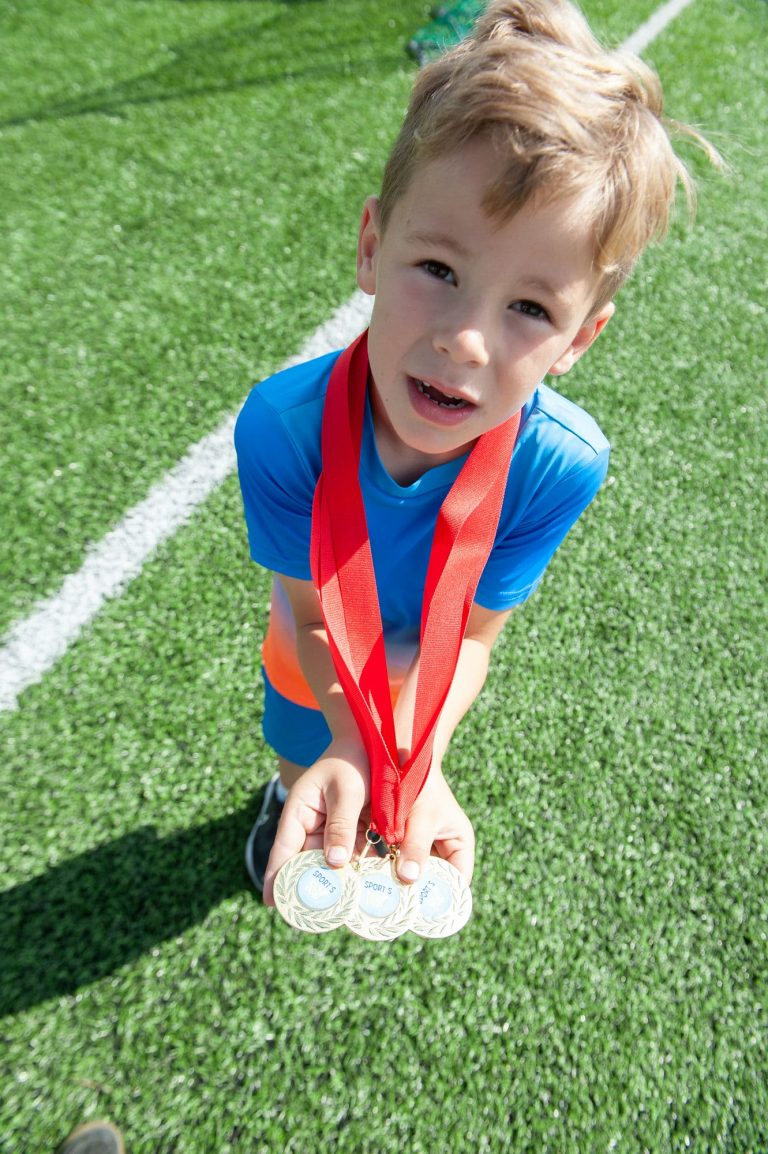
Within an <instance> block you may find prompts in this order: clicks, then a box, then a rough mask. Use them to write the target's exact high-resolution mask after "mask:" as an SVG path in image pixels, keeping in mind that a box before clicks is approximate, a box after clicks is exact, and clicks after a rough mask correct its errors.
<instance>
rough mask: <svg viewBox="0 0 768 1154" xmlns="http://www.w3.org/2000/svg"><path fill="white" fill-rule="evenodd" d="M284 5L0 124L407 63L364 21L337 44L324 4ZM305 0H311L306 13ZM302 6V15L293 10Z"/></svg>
mask: <svg viewBox="0 0 768 1154" xmlns="http://www.w3.org/2000/svg"><path fill="white" fill-rule="evenodd" d="M187 2H189V0H187ZM283 3H285V4H286V5H287V7H286V9H285V11H284V13H281V14H280V15H278V16H272V17H271V18H266V19H263V20H260V21H256V22H254V23H251V24H247V25H245V24H240V25H238V26H237V27H234V28H229V29H226V30H224V31H222V32H216V33H214V34H212V35H210V34H209V35H206V36H201V37H197V38H196V39H190V40H188V41H184V42H183V43H181V44H177V45H175V46H174V47H173V49H172V50H171V52H170V54H169V59H168V62H167V63H164V64H163V65H161V66H160V67H158V68H155V69H153V70H151V71H148V72H145V73H142V74H141V75H138V76H134V77H131V78H130V79H128V80H123V81H119V82H118V83H116V84H113V85H110V86H108V87H104V88H98V89H95V90H93V91H91V92H85V93H83V94H82V95H78V96H76V97H73V98H69V99H68V98H66V97H64V98H62V99H60V100H54V101H50V102H47V103H46V104H44V105H42V106H41V107H39V108H36V109H32V110H30V111H28V112H25V113H21V114H19V115H16V116H12V117H8V118H7V119H2V120H0V129H1V128H18V127H23V126H24V125H27V124H35V123H40V122H44V121H48V120H62V119H67V118H72V117H78V116H87V115H93V114H96V115H103V116H110V117H120V116H122V115H123V114H124V113H125V112H127V110H128V109H130V108H136V107H140V106H147V105H155V104H162V103H164V102H168V101H176V100H186V99H193V98H195V97H207V96H214V95H226V94H227V93H234V92H238V91H242V90H247V89H250V88H261V87H268V86H270V85H274V84H284V83H286V82H296V81H300V82H301V81H312V80H330V79H333V78H336V77H338V78H341V77H342V76H345V75H347V76H348V75H354V74H356V73H359V72H361V71H364V72H365V74H366V75H370V74H372V73H381V74H386V73H388V72H391V71H392V70H393V68H395V67H398V66H401V65H402V64H403V62H404V59H405V54H404V51H403V47H402V45H401V44H399V43H397V42H394V43H393V44H392V50H391V52H382V51H380V50H379V51H377V52H375V51H372V49H371V45H370V37H369V35H368V32H367V30H366V29H365V27H363V26H360V27H359V28H358V29H356V31H355V32H354V33H352V32H350V31H349V30H346V34H345V37H344V40H343V41H340V42H335V41H334V40H333V38H332V37H331V36H329V34H328V31H327V30H326V29H325V27H324V25H323V23H322V22H321V20H320V18H319V17H318V16H316V15H315V13H314V11H312V10H313V9H314V8H316V7H319V8H322V5H318V4H317V3H316V0H311V2H310V0H292V2H291V0H283ZM304 4H308V9H307V14H306V16H304V15H303V14H304ZM299 5H301V7H300V8H299V11H300V12H301V13H302V15H301V16H300V15H299V11H297V12H295V13H294V12H292V9H293V8H294V6H296V7H299ZM256 7H257V8H258V6H256ZM302 17H303V18H302Z"/></svg>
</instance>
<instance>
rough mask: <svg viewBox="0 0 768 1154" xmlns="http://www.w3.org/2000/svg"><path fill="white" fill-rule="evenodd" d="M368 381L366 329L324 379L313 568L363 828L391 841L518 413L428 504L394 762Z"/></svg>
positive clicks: (425, 761)
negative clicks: (366, 457) (363, 790)
mask: <svg viewBox="0 0 768 1154" xmlns="http://www.w3.org/2000/svg"><path fill="white" fill-rule="evenodd" d="M367 385H368V334H367V332H364V333H363V334H362V335H361V336H360V337H358V338H357V340H356V341H354V342H353V343H352V344H351V345H350V346H349V348H347V349H345V350H344V352H343V353H342V354H341V356H340V357H339V358H338V360H337V361H336V363H335V365H334V367H333V370H332V372H331V377H330V380H329V382H328V392H327V396H326V401H325V408H324V411H323V429H322V463H323V471H322V473H321V475H320V478H319V480H318V482H317V488H316V490H315V498H314V505H313V509H312V541H311V568H312V580H313V582H314V585H315V588H316V590H317V593H318V596H319V598H320V605H321V608H322V613H323V619H324V622H325V627H326V631H327V633H328V643H329V646H330V651H331V656H332V658H333V663H334V666H335V668H336V673H337V675H338V677H339V681H340V683H341V687H342V689H343V691H344V695H345V697H346V699H347V701H348V703H349V706H350V709H351V710H352V714H353V716H354V718H355V721H356V722H357V726H358V728H359V730H360V733H361V736H362V738H363V742H364V744H365V749H366V753H367V755H368V760H369V764H370V772H371V827H372V829H374V830H375V831H376V832H378V833H379V834H381V836H382V837H383V838H384V839H385V840H386V841H387V842H388V843H389V844H390V845H396V844H399V843H400V842H401V841H402V839H403V836H404V833H405V822H406V818H407V817H408V814H409V812H410V810H411V807H412V805H413V803H414V802H415V800H416V798H417V797H418V795H419V793H420V792H421V789H422V786H423V785H424V782H425V781H426V779H427V775H428V773H429V769H430V765H431V762H432V749H433V745H434V738H435V728H436V726H437V722H438V720H439V717H440V711H441V710H442V708H443V705H444V703H445V699H446V697H447V695H448V691H449V689H450V687H451V682H452V681H453V675H454V673H455V671H456V663H457V661H458V658H459V650H460V648H461V642H462V639H463V637H464V631H465V629H466V626H467V619H468V617H469V611H470V609H471V607H472V602H473V600H474V595H475V589H476V588H477V584H478V581H479V580H480V576H481V574H482V571H483V568H484V567H485V563H486V561H487V559H488V556H489V554H490V552H491V548H492V546H493V541H494V538H495V535H496V529H497V526H498V523H499V516H500V514H501V506H502V502H503V500H504V492H505V489H506V483H507V474H508V471H509V462H510V460H511V457H512V450H513V449H514V445H515V440H516V438H517V432H518V428H519V425H520V414H519V413H516V414H515V415H514V416H513V417H510V419H509V420H508V421H506V422H505V423H504V424H502V425H499V426H497V428H495V429H491V430H490V431H489V432H487V433H485V434H484V435H483V436H482V437H480V438H479V440H478V441H477V442H476V444H475V446H474V447H473V449H472V451H471V452H470V454H469V456H468V458H467V460H466V461H465V463H464V465H463V466H462V469H461V472H460V473H459V475H458V477H457V478H456V480H455V481H454V483H453V485H452V487H451V489H450V491H449V493H448V495H447V496H446V498H445V500H444V501H443V504H442V506H441V508H440V511H439V513H438V515H437V522H436V525H435V532H434V537H433V540H432V549H431V553H430V557H429V565H428V568H427V578H426V583H425V586H424V598H423V602H422V611H421V634H420V654H419V670H418V678H417V683H416V702H415V709H414V718H413V732H412V734H411V748H410V753H409V756H408V758H407V760H405V761H404V762H403V764H402V765H401V764H400V755H399V752H398V748H397V739H396V737H395V722H394V717H393V713H392V699H391V696H390V690H389V677H388V673H387V659H386V652H385V648H384V634H383V629H382V624H381V611H380V609H379V598H378V592H377V589H376V578H375V574H374V570H373V558H372V556H371V546H370V540H369V537H368V526H367V523H366V519H365V508H364V505H363V497H362V493H361V491H360V480H359V471H360V446H361V442H362V433H363V418H364V414H365V400H366V391H367Z"/></svg>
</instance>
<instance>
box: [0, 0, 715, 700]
mask: <svg viewBox="0 0 768 1154" xmlns="http://www.w3.org/2000/svg"><path fill="white" fill-rule="evenodd" d="M691 3H693V0H669V2H668V3H666V4H662V6H661V7H660V8H658V9H657V10H656V12H654V14H653V15H652V16H651V17H650V19H648V20H646V21H645V23H644V24H641V25H640V27H639V28H638V29H637V30H636V31H635V32H634V33H633V34H632V35H631V36H630V37H629V38H628V39H627V40H625V41H624V43H623V45H622V47H623V48H625V49H627V50H628V51H631V52H635V53H638V54H639V53H640V52H642V51H644V49H645V48H647V47H648V45H649V44H650V43H651V41H652V40H654V39H655V38H656V37H657V36H658V35H659V34H660V33H661V32H662V31H663V30H664V29H665V28H666V27H667V25H668V24H669V23H670V22H671V21H672V20H674V18H675V17H676V16H677V15H678V14H679V13H680V12H682V11H683V9H684V8H686V7H687V6H688V5H689V4H691ZM371 303H372V302H371V298H370V297H367V296H364V295H363V293H360V292H358V293H355V294H354V296H353V297H352V298H351V299H350V300H349V301H347V302H346V303H345V304H343V305H342V306H341V307H340V308H339V309H337V311H336V312H335V313H334V314H333V316H332V317H331V318H330V320H328V321H327V322H326V323H325V324H323V325H321V326H320V328H319V329H317V330H316V331H315V333H313V335H312V336H311V337H310V339H309V340H308V341H307V343H306V344H305V345H304V347H303V348H302V349H301V350H300V352H298V353H297V354H296V355H295V356H294V357H291V359H290V360H289V361H287V362H286V365H290V364H295V363H297V362H299V361H303V360H309V359H310V358H311V357H318V356H322V354H323V353H326V352H330V351H331V350H333V349H338V348H342V347H343V346H345V345H348V344H349V343H350V341H351V340H353V339H354V337H356V336H357V334H358V333H360V332H362V330H363V329H364V328H365V327H366V325H367V324H368V320H369V318H370V311H371ZM235 420H236V414H233V415H231V416H229V417H227V419H226V420H225V421H223V422H222V423H221V425H220V426H219V427H218V429H215V430H214V431H213V432H212V433H209V434H208V435H207V436H206V437H203V439H202V440H201V441H198V443H197V444H196V445H193V446H192V448H191V449H190V450H189V451H188V452H187V454H186V455H185V456H184V457H183V458H182V460H181V461H180V462H179V463H178V465H175V466H174V468H172V469H171V470H170V472H168V473H167V474H166V475H165V477H164V478H162V480H160V481H158V482H157V484H155V485H153V486H152V488H151V489H150V491H149V493H148V494H147V496H146V497H145V498H144V500H143V501H140V502H139V504H138V505H134V507H133V508H132V509H129V511H128V512H127V513H126V515H125V516H124V517H123V519H122V521H120V523H119V524H118V525H117V526H116V527H115V528H114V529H112V530H111V531H110V532H109V533H107V535H106V536H105V537H104V538H102V540H101V541H100V542H99V543H98V544H97V545H94V546H93V547H92V548H90V549H89V550H88V553H87V555H86V559H85V561H84V562H83V564H82V566H81V568H80V569H79V570H78V571H77V572H76V573H72V574H70V575H69V576H68V577H66V578H65V580H64V583H63V584H62V586H61V589H59V591H58V593H55V594H53V595H52V596H51V597H49V598H47V599H46V600H44V601H41V602H40V603H39V604H38V605H37V606H36V607H35V608H34V609H33V610H32V612H31V613H30V614H29V615H28V616H27V617H24V618H23V619H22V620H21V621H19V622H17V623H16V625H14V626H13V627H12V628H11V629H10V631H9V632H8V633H7V634H6V636H5V638H4V641H3V647H2V649H0V712H3V711H7V710H12V709H15V708H16V707H17V706H18V698H19V694H20V693H22V692H23V690H25V689H27V688H28V687H29V686H31V685H36V684H37V683H38V682H39V681H41V680H42V678H43V677H44V676H45V674H46V673H47V672H48V671H49V669H52V668H53V666H54V665H55V664H56V662H57V661H58V660H59V658H60V657H63V655H64V654H65V653H66V651H67V649H68V648H69V646H70V645H71V644H72V643H73V642H74V641H75V640H76V639H77V637H78V636H79V635H80V633H81V632H82V630H83V629H84V628H85V627H86V626H87V625H88V624H89V622H90V621H92V620H93V618H94V617H95V616H96V614H97V613H98V612H99V610H100V609H101V606H102V605H103V604H104V602H105V601H107V600H108V599H109V598H111V597H115V596H117V595H119V594H120V593H122V591H123V590H124V589H125V587H126V586H127V585H128V584H129V583H130V582H131V581H133V579H134V578H135V577H138V575H139V574H140V573H141V570H142V568H143V567H144V563H145V561H146V560H147V559H148V558H149V557H150V556H151V555H152V554H153V553H154V552H155V550H156V549H157V548H158V546H159V545H161V544H162V542H163V541H167V540H168V538H169V537H171V536H173V534H174V533H175V532H176V530H177V529H179V528H180V527H181V526H182V525H183V524H184V523H185V522H186V521H188V520H189V518H190V517H191V515H192V513H193V512H194V510H195V509H196V508H197V506H198V505H200V504H201V503H202V502H203V501H204V500H205V499H206V498H207V497H208V496H209V495H210V494H211V493H212V492H213V490H214V489H215V488H216V487H217V486H218V485H219V484H220V483H221V482H222V481H223V480H225V478H226V477H227V476H229V474H230V473H231V472H232V471H233V470H234V468H235V454H234V449H233V446H232V433H233V430H234V427H235Z"/></svg>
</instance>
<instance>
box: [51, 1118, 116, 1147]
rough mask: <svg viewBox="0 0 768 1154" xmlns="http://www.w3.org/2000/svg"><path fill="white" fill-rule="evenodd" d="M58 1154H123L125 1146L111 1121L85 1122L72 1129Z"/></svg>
mask: <svg viewBox="0 0 768 1154" xmlns="http://www.w3.org/2000/svg"><path fill="white" fill-rule="evenodd" d="M58 1154H125V1146H124V1145H123V1139H122V1135H121V1134H120V1131H119V1130H117V1129H116V1128H115V1127H114V1126H113V1125H112V1123H111V1122H86V1124H85V1125H84V1126H78V1128H77V1129H76V1130H73V1131H72V1133H71V1134H70V1136H69V1138H67V1139H66V1140H65V1141H64V1144H63V1145H62V1146H60V1147H59V1150H58Z"/></svg>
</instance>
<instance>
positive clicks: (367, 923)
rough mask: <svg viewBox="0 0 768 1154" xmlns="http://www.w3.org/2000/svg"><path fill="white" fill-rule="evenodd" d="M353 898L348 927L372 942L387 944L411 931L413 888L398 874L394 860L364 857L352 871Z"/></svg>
mask: <svg viewBox="0 0 768 1154" xmlns="http://www.w3.org/2000/svg"><path fill="white" fill-rule="evenodd" d="M350 872H351V873H352V875H353V892H354V899H353V902H352V905H351V908H350V909H349V911H348V913H347V916H346V918H345V919H344V922H345V925H346V926H347V927H348V928H349V929H350V930H352V933H354V934H358V935H359V936H360V937H361V938H368V940H369V941H371V942H388V941H392V939H393V938H399V937H400V935H401V934H404V933H405V932H406V930H407V929H408V922H409V916H410V905H411V893H410V890H411V888H412V887H410V886H404V885H403V883H402V882H401V881H400V880H399V878H398V877H397V875H396V874H395V867H394V861H393V860H392V859H391V858H389V857H386V858H384V859H383V860H382V859H381V858H361V860H360V861H359V862H357V863H356V865H354V866H353V867H352V870H351V871H350Z"/></svg>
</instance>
